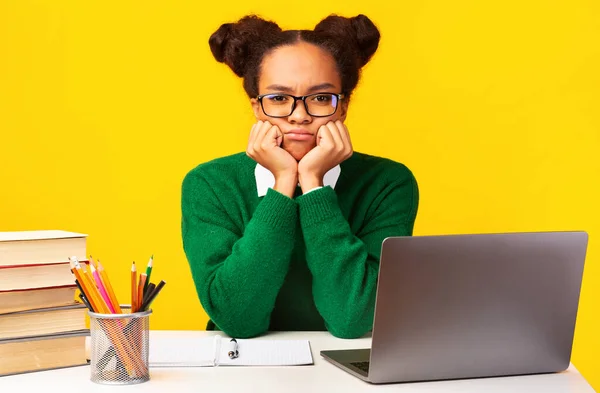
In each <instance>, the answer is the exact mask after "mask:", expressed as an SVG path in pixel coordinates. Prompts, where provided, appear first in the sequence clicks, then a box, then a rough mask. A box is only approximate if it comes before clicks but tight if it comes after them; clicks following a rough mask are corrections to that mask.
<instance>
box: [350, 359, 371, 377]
mask: <svg viewBox="0 0 600 393" xmlns="http://www.w3.org/2000/svg"><path fill="white" fill-rule="evenodd" d="M350 364H351V365H353V366H354V367H356V368H358V369H359V370H362V371H364V372H366V373H367V374H369V362H351V363H350Z"/></svg>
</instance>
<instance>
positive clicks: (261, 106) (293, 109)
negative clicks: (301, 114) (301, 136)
mask: <svg viewBox="0 0 600 393" xmlns="http://www.w3.org/2000/svg"><path fill="white" fill-rule="evenodd" d="M322 94H330V95H332V96H336V97H337V102H336V104H335V109H334V111H333V112H332V113H331V114H330V115H313V114H312V113H310V111H309V110H308V105H306V99H307V98H308V97H313V96H318V95H322ZM266 96H286V97H290V98H293V99H294V103H293V104H292V109H291V110H290V113H288V114H287V115H285V116H272V115H269V114H268V113H267V112H265V107H264V105H263V101H262V99H263V98H264V97H266ZM256 99H257V100H258V102H259V103H260V108H261V109H262V111H263V113H264V114H265V115H267V116H269V117H274V118H282V117H289V116H291V115H292V113H294V111H295V110H296V102H298V101H302V103H303V104H304V110H305V111H306V113H308V114H309V115H310V116H311V117H329V116H333V115H334V114H335V112H337V110H338V106H339V105H340V101H341V100H343V99H344V94H343V93H331V92H329V91H327V92H322V93H311V94H307V95H304V96H294V95H291V94H285V93H267V94H260V95H258V96H257V97H256Z"/></svg>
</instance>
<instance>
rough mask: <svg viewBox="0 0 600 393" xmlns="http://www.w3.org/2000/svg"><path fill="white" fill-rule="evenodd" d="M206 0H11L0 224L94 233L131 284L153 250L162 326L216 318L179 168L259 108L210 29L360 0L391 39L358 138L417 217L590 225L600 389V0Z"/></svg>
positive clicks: (239, 144) (1, 122)
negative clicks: (402, 186) (203, 284)
mask: <svg viewBox="0 0 600 393" xmlns="http://www.w3.org/2000/svg"><path fill="white" fill-rule="evenodd" d="M200 3H201V2H198V1H191V0H190V1H160V2H159V1H102V2H85V1H58V0H52V1H43V0H39V1H33V0H28V1H25V0H19V1H17V0H15V1H9V0H0V230H25V229H50V228H52V229H65V230H72V231H80V232H85V233H88V234H89V235H90V237H89V243H88V244H89V248H88V250H89V252H90V253H91V254H92V255H94V256H95V257H97V258H100V259H101V261H103V262H104V264H105V265H106V267H107V269H108V271H109V273H110V275H111V277H113V280H114V284H115V285H116V287H117V292H118V296H119V297H121V298H122V299H124V300H126V297H127V294H128V289H127V285H128V281H127V277H128V276H127V273H128V271H129V268H130V265H131V261H132V260H135V261H137V262H138V263H139V264H142V265H145V263H146V262H147V260H148V257H149V256H150V254H154V255H155V270H154V276H153V277H154V279H155V280H159V279H165V280H166V281H167V285H166V286H165V289H164V291H163V293H162V294H161V296H160V297H159V298H158V300H157V301H156V303H155V305H154V310H155V314H154V315H153V317H152V322H151V324H152V328H154V329H203V328H204V326H205V323H206V320H207V317H206V315H205V314H204V312H203V311H202V308H201V306H200V303H199V301H198V299H197V298H196V293H195V290H194V287H193V283H192V281H191V278H190V274H189V270H188V267H187V262H186V259H185V256H184V254H183V251H182V247H181V240H180V207H179V200H180V199H179V198H180V185H181V180H182V178H183V176H184V175H185V173H186V172H187V171H188V170H190V169H191V168H192V167H194V166H195V165H197V164H198V163H200V162H203V161H206V160H209V159H211V158H214V157H218V156H222V155H225V154H230V153H234V152H238V151H242V150H243V149H245V143H246V137H247V135H248V132H249V130H250V126H251V124H252V120H253V117H252V114H251V111H250V106H249V104H248V101H247V98H246V97H245V95H244V93H243V90H242V87H241V81H240V80H239V79H237V78H236V77H235V76H234V75H233V73H232V72H231V71H230V70H229V69H228V68H226V67H225V66H224V65H222V64H219V63H217V62H216V61H214V59H213V58H212V56H211V54H210V51H209V48H208V44H207V40H208V37H209V35H210V34H211V33H212V32H213V31H214V30H215V29H217V27H218V26H219V24H220V23H222V22H226V21H232V20H235V19H237V18H239V17H241V16H242V15H244V14H246V13H249V12H256V13H259V14H261V15H263V16H265V17H267V18H273V19H275V20H276V21H278V22H279V23H280V25H281V26H282V27H284V28H311V27H313V26H314V25H315V24H316V23H317V22H318V21H319V20H320V19H321V18H322V17H324V16H326V15H328V14H329V13H333V12H337V13H341V14H343V15H346V16H350V15H355V14H357V13H361V12H362V13H365V14H367V15H368V16H370V17H371V18H372V19H373V20H374V21H375V22H376V23H377V24H378V26H379V27H380V29H381V33H382V40H381V45H380V49H379V51H378V52H377V54H376V55H375V57H374V58H373V60H372V62H371V63H370V64H369V65H368V66H367V67H366V68H365V70H364V73H363V79H362V83H361V84H360V85H359V87H358V89H357V91H356V94H355V97H354V101H353V102H352V104H351V108H350V113H349V118H348V120H347V125H348V127H349V129H350V131H351V135H352V138H353V143H354V147H355V149H356V150H358V151H365V152H369V153H372V154H377V155H382V156H386V157H390V158H393V159H396V160H399V161H401V162H403V163H405V164H406V165H408V166H409V167H410V168H411V169H412V170H413V171H414V173H415V175H416V177H417V179H418V182H419V185H420V190H421V205H420V210H419V214H418V218H417V222H416V228H415V234H417V235H422V234H444V233H473V232H504V231H532V230H571V229H583V230H587V231H588V232H589V234H590V245H589V253H588V258H587V265H586V270H585V276H584V283H583V289H582V298H581V308H580V314H579V318H578V324H577V330H576V337H575V345H574V354H573V356H574V357H573V361H574V363H575V365H576V366H577V367H578V368H579V370H580V371H581V372H582V373H583V374H584V375H585V376H586V377H587V379H588V380H589V381H590V382H591V383H592V384H593V385H595V387H596V388H597V389H600V367H599V362H598V360H596V359H597V357H598V355H600V339H599V338H598V332H600V311H599V309H598V305H599V304H600V302H599V297H600V268H599V267H598V263H599V262H600V261H599V259H600V243H599V241H598V239H597V236H599V235H600V220H599V208H598V205H599V204H600V186H599V185H598V184H599V179H600V159H599V158H598V153H599V149H600V114H599V109H600V98H599V96H600V94H599V92H600V73H599V70H600V44H599V43H600V2H598V1H596V0H561V1H547V0H528V1H522V0H505V1H475V0H473V1H468V0H458V1H446V0H430V1H414V2H400V3H401V4H393V3H394V2H389V3H388V4H387V5H383V2H372V1H371V2H364V1H359V0H352V1H343V2H331V1H328V2H326V1H320V0H304V1H302V2H301V3H294V4H290V3H289V2H288V3H286V4H283V2H281V1H280V0H278V1H271V0H261V1H257V2H249V3H251V4H252V3H253V5H248V4H247V2H246V1H241V0H236V1H229V2H227V3H226V4H225V3H222V2H211V3H210V5H208V6H201V5H200ZM378 3H379V4H378ZM206 7H209V8H206Z"/></svg>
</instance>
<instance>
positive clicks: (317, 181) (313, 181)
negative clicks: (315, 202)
mask: <svg viewBox="0 0 600 393" xmlns="http://www.w3.org/2000/svg"><path fill="white" fill-rule="evenodd" d="M298 181H299V183H300V187H301V188H302V193H303V194H305V193H306V192H308V191H310V190H312V189H314V188H317V187H323V176H318V175H315V174H304V175H303V174H302V173H299V174H298Z"/></svg>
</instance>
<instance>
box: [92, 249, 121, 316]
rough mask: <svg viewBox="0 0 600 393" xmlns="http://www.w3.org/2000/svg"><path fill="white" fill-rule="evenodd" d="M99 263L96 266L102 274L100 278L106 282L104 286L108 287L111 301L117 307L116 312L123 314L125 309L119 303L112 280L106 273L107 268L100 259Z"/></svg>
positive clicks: (107, 290) (103, 282)
mask: <svg viewBox="0 0 600 393" xmlns="http://www.w3.org/2000/svg"><path fill="white" fill-rule="evenodd" d="M97 265H98V267H97V268H96V270H97V271H98V274H100V278H101V279H102V284H104V288H106V292H107V293H108V297H109V298H110V302H111V303H112V305H113V307H114V308H115V311H116V313H117V314H122V313H123V310H121V306H120V305H119V301H118V300H117V296H116V295H115V291H114V290H113V287H112V285H111V284H110V280H109V279H108V273H106V270H104V266H102V263H101V262H100V260H99V259H98V263H97Z"/></svg>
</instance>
